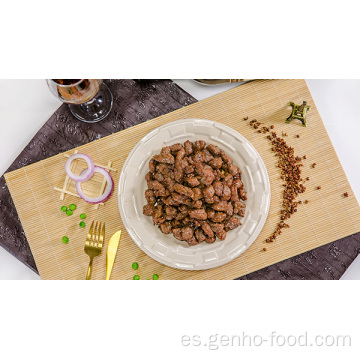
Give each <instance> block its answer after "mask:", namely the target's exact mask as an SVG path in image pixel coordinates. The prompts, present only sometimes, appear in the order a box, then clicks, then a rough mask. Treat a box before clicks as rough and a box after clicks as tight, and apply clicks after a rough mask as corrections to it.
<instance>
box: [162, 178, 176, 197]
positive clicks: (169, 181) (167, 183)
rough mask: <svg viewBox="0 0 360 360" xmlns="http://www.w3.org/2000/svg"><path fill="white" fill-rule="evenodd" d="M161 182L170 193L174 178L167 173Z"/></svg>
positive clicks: (172, 189) (172, 188)
mask: <svg viewBox="0 0 360 360" xmlns="http://www.w3.org/2000/svg"><path fill="white" fill-rule="evenodd" d="M163 184H164V185H165V187H166V188H167V189H168V190H169V191H170V192H171V193H172V192H174V185H175V180H174V179H172V178H171V177H170V176H169V175H166V176H164V180H163Z"/></svg>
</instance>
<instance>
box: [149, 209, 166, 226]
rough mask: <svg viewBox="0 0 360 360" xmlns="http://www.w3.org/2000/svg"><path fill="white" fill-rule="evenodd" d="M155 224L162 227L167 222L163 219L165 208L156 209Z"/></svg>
mask: <svg viewBox="0 0 360 360" xmlns="http://www.w3.org/2000/svg"><path fill="white" fill-rule="evenodd" d="M152 217H153V221H154V224H156V225H160V224H161V223H163V222H164V221H165V218H164V217H163V206H162V205H158V206H156V207H155V212H154V213H153V215H152Z"/></svg>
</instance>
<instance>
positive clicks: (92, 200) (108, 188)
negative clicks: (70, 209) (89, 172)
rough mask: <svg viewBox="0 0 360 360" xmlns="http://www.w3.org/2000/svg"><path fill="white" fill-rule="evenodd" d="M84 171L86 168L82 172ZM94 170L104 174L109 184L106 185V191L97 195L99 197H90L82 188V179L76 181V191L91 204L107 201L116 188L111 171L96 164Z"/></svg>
mask: <svg viewBox="0 0 360 360" xmlns="http://www.w3.org/2000/svg"><path fill="white" fill-rule="evenodd" d="M84 171H86V169H85V170H83V171H82V173H83V172H84ZM94 172H97V173H100V174H102V175H104V177H105V179H106V183H107V185H106V188H105V191H104V193H103V194H102V195H100V196H97V197H89V196H87V195H85V194H84V192H83V191H82V189H81V183H82V181H77V182H76V191H77V193H78V194H79V196H80V197H81V198H82V199H83V200H85V201H86V202H88V203H90V204H98V203H101V202H104V201H106V200H107V199H108V198H109V197H110V195H111V193H112V191H113V190H114V181H113V179H112V177H111V175H110V173H109V172H108V171H106V170H105V169H103V168H101V167H99V166H95V167H94ZM82 173H81V174H82ZM81 174H80V175H81Z"/></svg>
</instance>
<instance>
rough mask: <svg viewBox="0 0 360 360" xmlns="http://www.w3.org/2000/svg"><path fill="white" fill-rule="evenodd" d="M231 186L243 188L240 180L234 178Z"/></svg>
mask: <svg viewBox="0 0 360 360" xmlns="http://www.w3.org/2000/svg"><path fill="white" fill-rule="evenodd" d="M233 185H235V186H236V187H237V188H238V189H240V188H242V187H243V183H242V181H241V180H240V179H235V177H234V181H233Z"/></svg>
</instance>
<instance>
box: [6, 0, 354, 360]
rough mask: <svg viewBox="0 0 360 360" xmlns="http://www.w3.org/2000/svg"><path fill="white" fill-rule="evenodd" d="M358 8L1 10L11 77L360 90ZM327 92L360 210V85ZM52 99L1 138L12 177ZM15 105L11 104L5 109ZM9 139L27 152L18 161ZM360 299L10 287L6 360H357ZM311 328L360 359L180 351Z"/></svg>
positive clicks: (325, 103)
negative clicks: (265, 82)
mask: <svg viewBox="0 0 360 360" xmlns="http://www.w3.org/2000/svg"><path fill="white" fill-rule="evenodd" d="M358 7H359V4H358V0H342V1H340V2H339V1H337V0H326V1H325V0H317V1H314V0H302V1H301V2H289V1H288V0H272V1H268V0H253V1H243V0H222V1H213V0H197V1H194V0H182V1H180V2H169V1H168V0H152V1H146V0H133V1H126V2H123V1H114V0H102V1H101V2H99V1H97V0H77V1H76V2H75V1H73V0H62V1H60V2H59V1H57V2H49V1H48V0H32V1H28V0H12V1H7V2H2V4H1V10H0V34H1V35H0V36H1V42H0V78H4V79H13V78H17V79H39V78H40V79H43V78H52V77H57V78H77V77H81V78H89V77H90V78H105V79H106V78H135V79H146V78H169V77H173V78H179V79H182V78H183V79H191V78H205V79H206V78H218V79H226V78H248V79H251V78H301V79H302V78H305V79H309V78H310V79H316V78H321V79H360V52H359V46H358V44H359V33H360V22H359V19H358V18H359V10H358ZM321 83H322V82H319V83H318V84H319V86H316V85H315V87H316V88H317V90H316V89H315V88H314V87H313V85H312V81H309V82H308V85H309V87H310V90H311V91H312V94H313V96H314V99H315V102H316V104H317V106H318V108H319V111H320V114H321V116H322V118H323V121H324V122H325V126H326V128H327V130H328V132H329V134H330V137H331V139H332V141H333V144H334V146H335V149H336V151H337V152H338V154H339V157H340V160H341V162H342V165H343V167H344V169H345V172H346V173H347V175H348V177H349V180H350V181H351V183H352V184H351V185H352V187H353V190H354V191H356V194H357V198H358V199H359V196H358V191H359V190H358V186H357V183H356V182H357V181H358V180H357V179H359V176H358V172H357V171H358V170H357V169H358V168H359V158H358V155H356V154H353V153H350V152H349V150H352V149H353V148H356V151H358V146H359V145H358V140H357V134H356V132H358V130H359V121H356V120H355V119H359V116H358V114H357V111H356V107H357V104H358V103H359V101H358V100H359V82H358V81H353V82H351V84H350V82H347V81H346V82H344V84H346V85H343V86H341V85H339V83H338V82H337V81H325V83H326V84H327V85H326V86H322V85H321ZM193 85H194V84H190V85H189V86H193ZM41 87H42V90H41V91H40V93H36V92H35V91H32V90H31V89H30V91H29V92H27V93H26V96H25V98H24V97H23V96H22V94H19V93H16V94H15V95H14V96H16V97H17V104H18V106H17V108H15V109H12V112H11V114H8V113H7V117H6V119H7V122H13V123H14V124H13V125H12V124H6V125H5V126H4V128H3V126H2V125H3V123H1V127H0V136H1V141H0V146H1V153H0V154H1V155H0V159H1V160H0V166H1V169H3V167H5V168H6V167H7V166H8V165H9V164H10V163H11V162H12V161H13V159H14V158H15V156H16V155H17V154H18V153H19V151H21V150H22V148H23V146H24V145H25V144H26V143H27V141H28V140H29V139H31V137H32V136H33V135H34V134H35V133H36V132H37V130H38V128H39V127H40V125H41V124H43V123H44V122H45V121H46V120H47V118H48V117H49V116H50V115H51V114H52V112H53V110H54V109H55V108H56V107H57V106H58V105H57V104H55V102H56V99H55V98H53V99H52V98H51V97H50V94H49V93H48V90H47V89H46V87H45V86H44V84H42V85H41ZM184 87H185V85H184ZM12 91H14V89H13V88H12ZM204 91H205V90H204ZM206 91H209V92H212V91H213V90H206ZM316 92H317V95H316ZM2 95H3V93H2ZM5 95H6V94H5ZM195 96H196V95H195ZM27 97H29V98H30V99H31V106H28V105H27V106H28V107H27V116H28V117H27V120H26V121H29V122H32V124H31V126H30V125H29V126H30V130H27V131H26V132H25V131H23V129H22V127H21V126H22V125H20V126H19V124H20V122H21V121H25V120H23V119H22V118H21V113H22V111H23V110H22V109H21V108H22V107H23V103H24V104H28V102H27V100H26V98H27ZM339 99H340V100H339ZM7 101H8V97H6V96H5V97H4V96H1V97H0V110H1V111H4V112H6V111H7V110H6V109H7V106H6V102H7ZM339 101H340V102H339ZM46 102H51V103H52V104H54V105H49V104H48V103H47V105H45V103H46ZM354 102H355V103H354ZM350 105H351V106H350ZM325 112H326V113H325ZM8 115H11V116H8ZM19 117H20V120H19ZM0 121H2V118H0ZM19 121H20V122H19ZM339 121H340V122H341V123H342V124H343V126H344V127H342V126H338V125H337V124H336V123H338V122H339ZM13 126H15V127H17V129H15V128H13ZM345 127H350V131H347V130H346V128H345ZM5 128H6V135H5V137H11V139H12V140H15V141H16V145H12V147H11V149H10V148H9V149H7V148H5V152H4V148H3V147H2V143H1V142H2V141H3V137H4V136H3V135H2V134H3V131H5V130H4V129H5ZM10 129H12V130H10ZM25 138H26V139H25ZM336 138H338V139H340V140H339V141H337V140H336ZM354 140H355V143H354ZM8 151H9V154H8ZM11 151H12V153H11V154H10V152H11ZM352 172H355V175H354V176H352V175H351V173H352ZM354 181H355V185H354ZM1 262H4V260H3V259H2V258H1V259H0V272H2V271H3V264H2V263H1ZM17 263H19V262H17ZM19 266H20V265H19ZM13 269H14V268H13ZM20 271H22V270H20ZM359 272H360V269H359V271H358V273H359ZM11 274H12V275H11V276H13V277H14V278H17V277H18V275H17V274H16V271H15V270H12V271H11ZM358 293H359V291H358V284H357V282H353V281H348V282H346V281H338V282H330V281H316V282H311V281H306V282H300V281H299V282H288V281H278V282H276V281H268V282H266V281H259V282H255V281H254V282H246V281H241V282H238V281H201V282H190V281H181V282H180V281H160V282H155V283H154V282H150V281H143V282H133V281H127V282H124V281H122V282H105V281H102V282H85V281H82V282H72V281H66V282H60V281H52V282H49V281H47V282H45V281H37V282H34V281H32V282H30V281H23V282H19V281H2V282H1V287H0V319H1V326H0V344H1V346H0V358H1V359H6V360H13V359H16V360H18V359H36V360H43V359H44V360H48V359H51V360H57V359H61V360H63V359H86V360H93V359H94V360H95V359H96V360H97V359H99V358H101V359H108V358H109V359H110V358H111V359H152V358H154V357H156V359H157V360H162V359H166V360H168V359H188V360H192V359H197V360H198V359H203V358H206V359H226V360H232V359H237V360H238V359H251V360H252V359H266V360H273V359H274V360H275V359H276V360H282V359H284V360H285V359H295V360H296V359H304V358H305V357H306V358H307V359H310V360H312V359H327V360H338V359H340V358H344V359H347V360H352V359H357V358H358V357H359V323H360V315H359V311H358V302H359V299H358V298H359V296H358ZM305 330H308V331H312V332H314V333H323V334H325V333H330V334H336V333H340V334H351V335H352V340H353V343H352V347H351V348H346V349H343V348H315V347H312V348H291V347H283V348H273V349H272V348H246V349H241V348H240V349H238V348H235V349H229V348H228V349H223V351H219V350H218V351H213V352H211V351H207V350H206V349H205V348H203V349H188V348H185V349H184V348H181V347H180V337H181V335H183V334H185V333H191V332H193V333H195V332H199V333H202V334H209V333H216V332H218V333H220V332H221V333H224V334H225V333H232V334H235V333H237V332H238V331H240V332H241V331H245V332H252V333H253V334H255V333H258V332H264V333H266V332H268V331H278V332H283V333H288V334H293V333H296V332H302V331H305Z"/></svg>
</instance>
